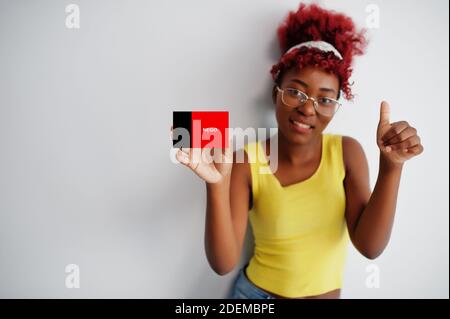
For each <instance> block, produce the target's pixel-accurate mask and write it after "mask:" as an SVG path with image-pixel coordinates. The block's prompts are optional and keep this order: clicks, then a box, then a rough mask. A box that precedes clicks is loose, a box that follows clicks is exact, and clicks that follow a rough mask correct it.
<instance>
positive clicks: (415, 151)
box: [408, 144, 423, 155]
mask: <svg viewBox="0 0 450 319" xmlns="http://www.w3.org/2000/svg"><path fill="white" fill-rule="evenodd" d="M422 152H423V145H422V144H418V145H414V146H413V147H410V148H408V154H414V155H419V154H421V153H422Z"/></svg>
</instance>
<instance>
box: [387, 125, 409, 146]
mask: <svg viewBox="0 0 450 319" xmlns="http://www.w3.org/2000/svg"><path fill="white" fill-rule="evenodd" d="M408 127H409V124H408V122H406V121H401V122H395V123H392V124H391V128H390V129H389V130H388V131H387V132H386V133H384V135H383V136H382V137H381V142H382V143H386V142H387V141H389V140H390V139H391V138H393V137H394V136H396V135H398V134H400V133H401V132H402V131H403V130H405V129H406V128H408Z"/></svg>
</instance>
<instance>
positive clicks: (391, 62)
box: [0, 0, 449, 298]
mask: <svg viewBox="0 0 450 319" xmlns="http://www.w3.org/2000/svg"><path fill="white" fill-rule="evenodd" d="M69 3H71V2H69V1H56V0H53V1H43V0H40V1H31V0H30V1H22V0H20V1H19V0H15V1H6V0H0V70H1V71H0V147H1V157H0V297H4V298H5V297H7V298H12V297H45V298H47V297H64V298H65V297H67V298H79V297H87V298H90V297H103V298H107V297H125V298H131V297H137V298H223V297H224V296H225V294H226V292H227V289H228V287H229V285H230V283H231V281H232V279H233V278H234V276H235V273H236V271H237V269H236V270H235V271H234V272H233V273H230V274H228V275H226V276H224V277H221V276H218V275H216V274H215V273H214V272H213V271H212V269H211V268H210V267H209V265H208V263H207V260H206V256H205V252H204V242H203V236H204V221H205V185H204V183H202V182H201V181H200V179H198V178H197V177H196V176H194V175H193V174H191V172H189V171H188V170H186V169H185V168H184V167H182V166H180V165H175V164H173V163H172V162H171V161H170V160H169V150H170V148H171V145H170V143H169V141H168V130H169V127H170V125H171V120H172V111H173V110H229V111H230V120H231V126H232V127H243V128H245V127H274V125H275V124H276V123H275V120H274V114H273V109H272V105H271V99H270V93H271V78H270V74H269V70H270V67H271V66H272V64H273V63H275V62H276V61H277V59H278V57H279V51H278V44H277V40H276V28H277V26H278V25H279V24H280V23H281V22H282V21H283V19H284V18H285V16H286V14H287V12H288V11H289V10H296V9H297V6H298V3H299V2H298V1H279V0H252V1H240V0H228V1H207V0H191V1H174V0H172V1H144V0H141V1H138V0H134V1H119V0H114V1H106V0H97V1H86V0H84V1H81V0H79V1H73V2H72V3H76V4H78V5H79V6H80V10H81V12H80V13H81V15H80V18H81V20H80V22H81V28H80V29H77V30H74V29H67V28H66V26H65V18H66V15H67V14H66V13H65V7H66V5H68V4H69ZM319 3H322V2H319ZM370 3H374V4H377V5H378V6H379V8H380V28H379V29H371V30H369V32H368V35H369V37H370V39H371V43H370V46H369V48H368V53H367V54H366V55H365V56H364V57H361V58H358V59H357V62H356V64H355V72H354V77H353V80H354V81H355V85H354V92H355V93H356V94H357V97H356V99H355V101H354V103H345V104H344V106H343V108H342V109H341V110H340V111H339V113H338V114H337V115H336V117H335V119H334V120H333V122H332V123H331V124H330V126H329V128H328V129H327V131H329V132H333V133H337V134H344V135H349V136H353V137H355V138H356V139H358V140H359V141H360V143H361V144H362V145H363V147H364V149H365V152H366V155H367V157H368V160H369V165H370V176H371V185H372V186H373V185H374V184H375V182H376V177H377V172H378V150H377V146H376V143H375V134H376V126H377V123H378V112H379V104H380V102H381V100H382V99H386V100H388V101H390V102H391V106H392V121H398V120H407V121H408V122H410V124H411V125H412V126H415V127H416V128H417V129H418V132H419V135H420V136H421V137H422V141H423V144H424V146H425V152H424V153H423V154H422V155H421V156H420V157H418V158H414V159H413V160H411V161H409V162H407V163H406V165H405V169H404V173H403V176H402V180H401V187H400V193H399V199H398V207H397V215H396V221H395V225H394V230H393V234H392V238H391V242H390V244H389V246H388V248H387V249H386V251H385V252H384V254H383V255H382V256H381V257H379V258H378V259H376V260H374V261H370V260H366V259H365V258H364V257H362V256H360V255H359V254H358V253H357V252H356V251H355V250H354V248H350V254H349V258H348V261H347V268H346V275H345V286H344V289H343V293H342V296H343V297H344V298H448V295H449V294H448V292H449V264H448V261H449V256H448V252H449V247H448V244H449V232H448V225H449V220H448V213H449V201H448V191H449V189H448V188H449V187H448V185H449V183H448V163H449V152H448V145H449V141H448V136H449V134H448V133H449V124H448V118H449V116H448V115H449V114H448V113H449V111H448V109H449V94H448V85H449V83H448V82H449V81H448V68H449V65H448V57H449V51H448V36H449V34H448V33H449V32H448V23H449V13H448V12H449V8H448V2H447V1H443V0H433V1H418V0H417V1H400V0H395V1H392V0H391V1H387V0H383V1H360V0H358V1H356V0H352V1H326V7H327V8H330V9H336V10H339V11H342V12H345V13H346V14H348V15H350V16H351V17H353V18H354V20H355V22H356V23H357V24H358V25H359V26H364V25H365V20H366V18H367V15H368V13H366V11H365V9H366V6H367V5H368V4H370ZM247 238H248V242H247V250H246V251H245V252H243V257H242V261H241V263H243V262H245V261H246V259H248V258H249V256H250V254H251V248H252V246H251V245H252V242H251V236H250V234H248V237H247ZM72 263H74V264H77V265H79V267H80V275H81V277H80V279H81V281H80V284H81V287H80V288H79V289H67V288H66V287H65V278H66V273H65V266H66V265H67V264H72ZM371 264H375V265H376V266H377V267H378V268H379V270H380V287H379V288H375V289H374V288H372V289H370V288H367V287H366V279H367V276H368V275H369V273H368V272H366V268H367V266H368V265H371Z"/></svg>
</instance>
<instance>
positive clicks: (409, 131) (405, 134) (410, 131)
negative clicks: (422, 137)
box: [383, 126, 417, 146]
mask: <svg viewBox="0 0 450 319" xmlns="http://www.w3.org/2000/svg"><path fill="white" fill-rule="evenodd" d="M414 135H417V130H416V129H415V128H414V127H411V126H408V127H407V128H406V129H404V130H403V131H401V132H400V133H399V134H397V135H395V136H393V137H392V138H390V139H389V140H388V141H386V142H384V143H383V145H384V146H388V145H391V144H397V143H401V142H403V141H405V140H406V139H408V138H410V137H412V136H414Z"/></svg>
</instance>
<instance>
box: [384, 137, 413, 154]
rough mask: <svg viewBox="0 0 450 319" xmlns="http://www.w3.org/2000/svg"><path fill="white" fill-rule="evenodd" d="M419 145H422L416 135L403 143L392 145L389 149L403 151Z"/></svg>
mask: <svg viewBox="0 0 450 319" xmlns="http://www.w3.org/2000/svg"><path fill="white" fill-rule="evenodd" d="M419 144H420V137H419V136H417V135H414V136H411V137H409V138H407V139H406V140H404V141H401V142H400V143H395V144H390V145H389V146H387V147H389V148H390V149H391V150H392V151H395V150H402V149H403V150H407V149H408V148H410V147H413V146H415V145H419ZM387 147H386V148H387Z"/></svg>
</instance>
